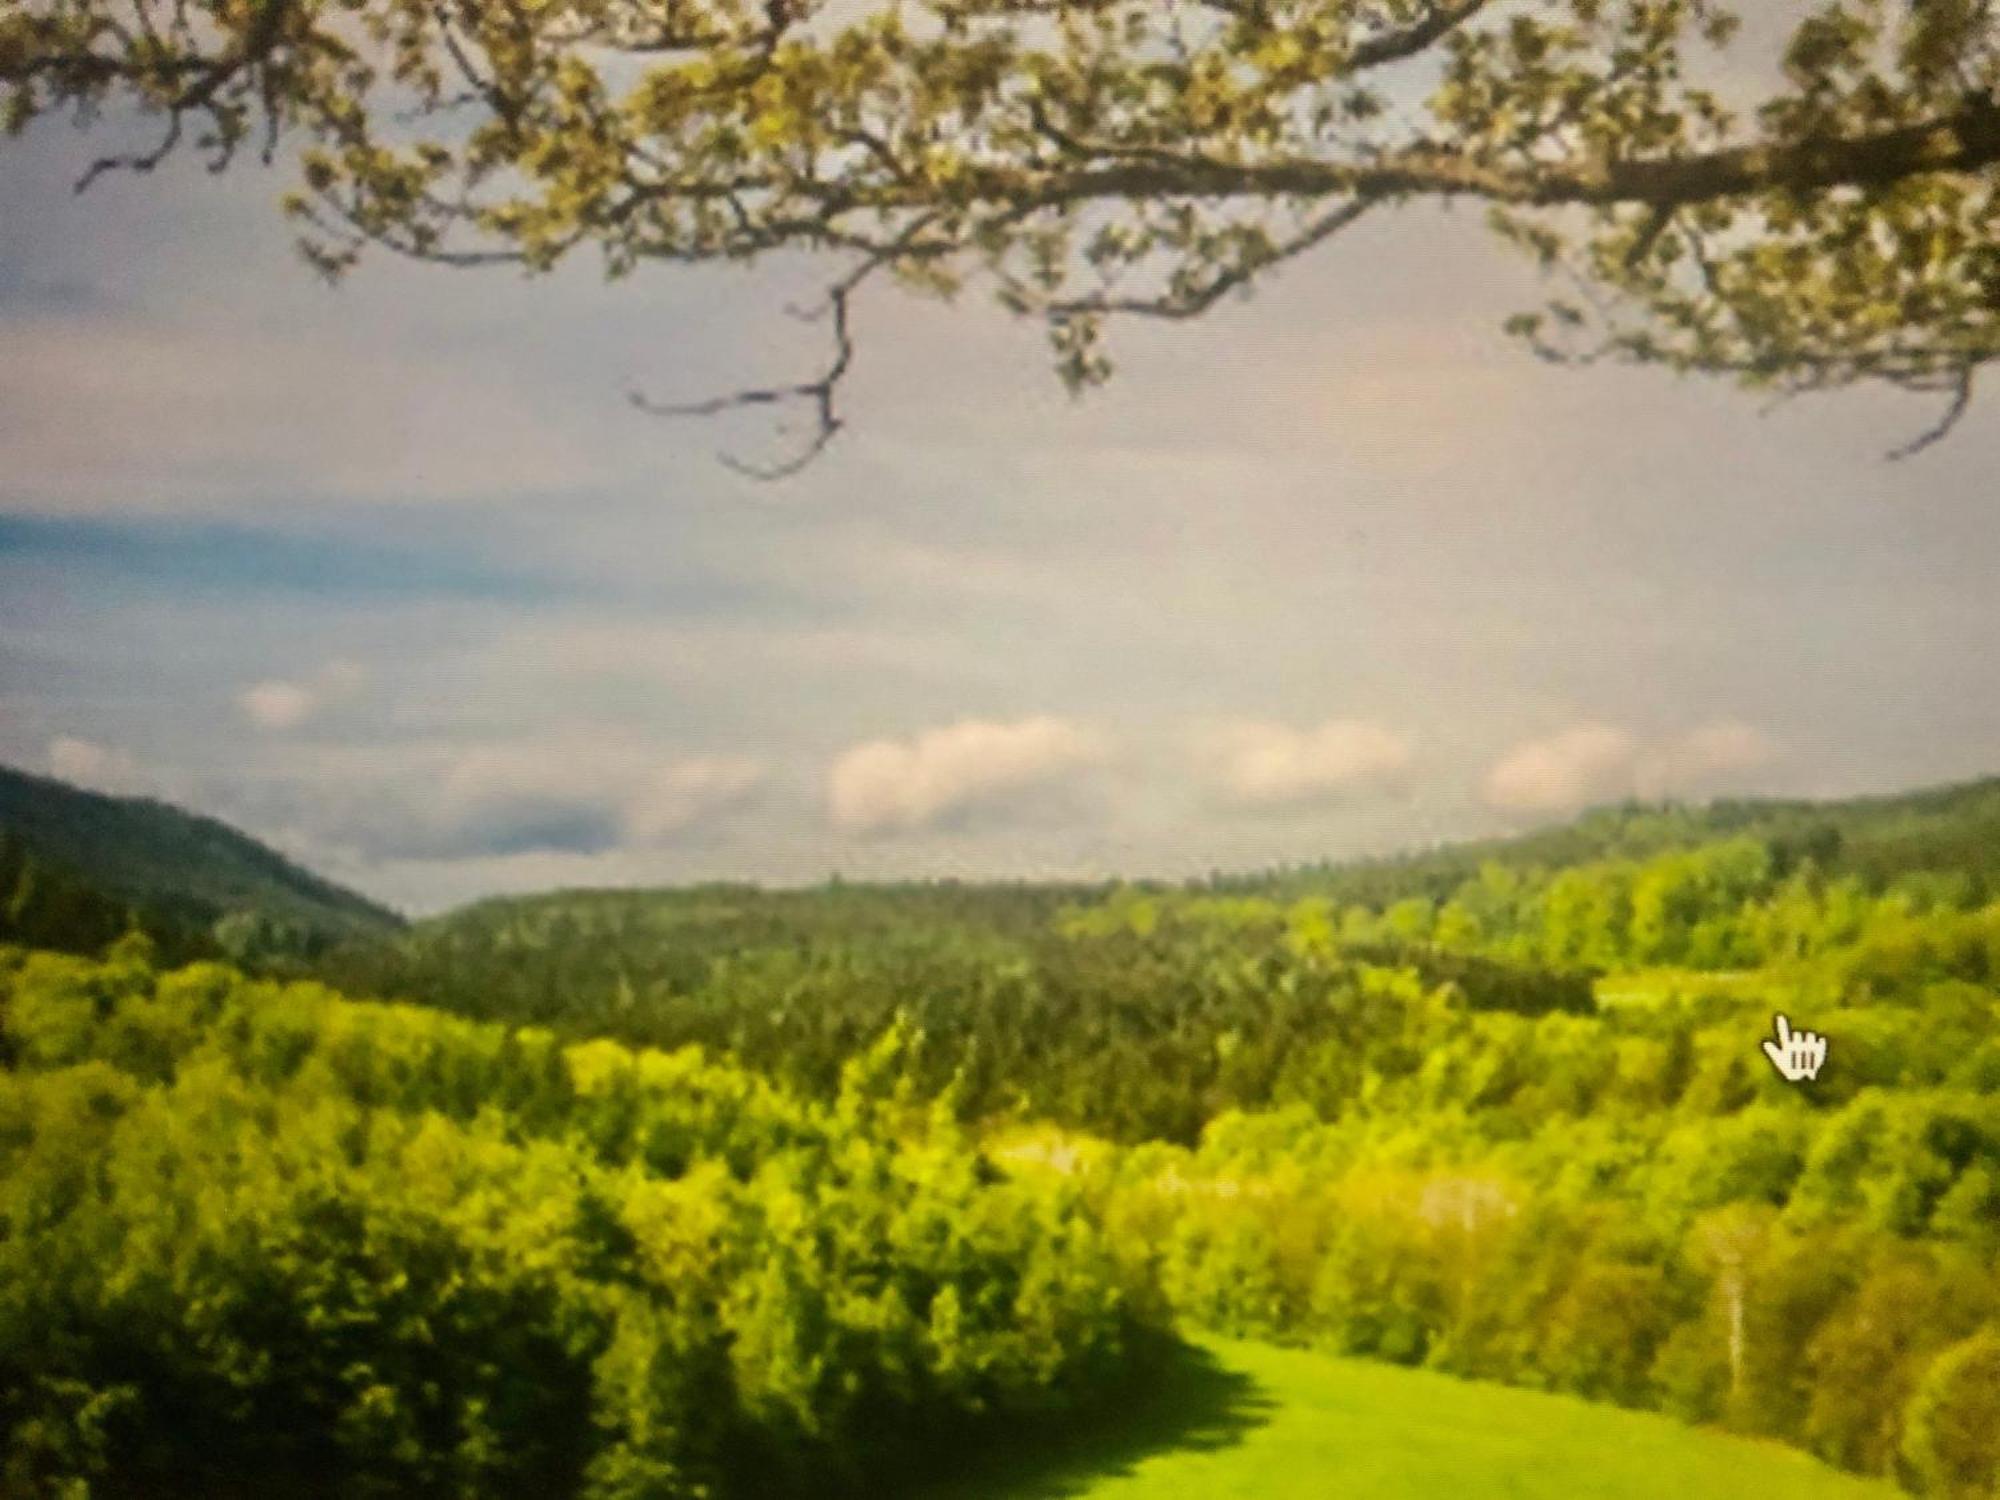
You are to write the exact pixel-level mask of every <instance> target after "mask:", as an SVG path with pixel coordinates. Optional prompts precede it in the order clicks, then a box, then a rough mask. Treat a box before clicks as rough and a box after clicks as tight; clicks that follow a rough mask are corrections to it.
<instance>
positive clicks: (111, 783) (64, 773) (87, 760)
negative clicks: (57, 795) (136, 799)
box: [49, 734, 153, 795]
mask: <svg viewBox="0 0 2000 1500" xmlns="http://www.w3.org/2000/svg"><path fill="white" fill-rule="evenodd" d="M49 772H50V774H51V775H53V776H55V777H56V779H57V780H59V781H67V782H70V783H72V784H74V785H76V786H82V787H89V788H90V789H91V790H92V791H98V792H111V793H114V794H117V795H129V794H130V793H133V792H143V791H148V790H150V789H151V788H152V784H153V782H152V778H151V777H150V776H148V775H147V774H146V773H145V772H144V771H143V770H141V769H140V766H139V762H138V761H137V760H135V759H134V758H133V757H132V755H131V753H130V752H129V751H126V750H119V749H114V748H113V747H111V746H109V745H100V744H97V743H96V742H95V741H93V740H83V739H78V738H76V737H75V736H74V735H67V734H59V735H57V736H56V737H55V738H54V739H52V740H50V741H49Z"/></svg>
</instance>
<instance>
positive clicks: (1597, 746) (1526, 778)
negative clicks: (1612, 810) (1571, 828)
mask: <svg viewBox="0 0 2000 1500" xmlns="http://www.w3.org/2000/svg"><path fill="white" fill-rule="evenodd" d="M1638 754H1639V745H1638V741H1637V740H1635V739H1634V738H1633V737H1632V735H1631V734H1629V733H1627V732H1626V731H1625V730H1623V729H1616V728H1613V727H1612V726H1610V725H1608V724H1578V725H1576V726H1574V727H1573V728H1570V729H1565V730H1563V731H1562V732H1560V733H1558V734H1552V735H1549V736H1548V737H1547V738H1545V739H1534V740H1525V741H1523V742H1522V743H1520V744H1518V745H1516V746H1515V747H1514V748H1513V749H1512V750H1509V751H1508V752H1507V753H1506V754H1505V755H1503V756H1502V757H1501V758H1500V760H1499V761H1498V762H1497V763H1496V764H1495V765H1494V766H1493V767H1492V769H1491V770H1489V771H1488V772H1487V773H1486V780H1485V784H1484V786H1483V788H1482V792H1483V795H1484V796H1485V799H1486V802H1487V804H1488V805H1489V806H1492V807H1496V808H1500V809H1502V810H1504V811H1507V812H1564V811H1568V810H1571V809H1574V808H1578V807H1583V806H1585V805H1587V804H1589V803H1592V802H1605V801H1610V800H1613V799H1615V798H1619V797H1626V796H1630V795H1631V794H1632V792H1633V788H1634V776H1635V771H1636V767H1637V762H1638Z"/></svg>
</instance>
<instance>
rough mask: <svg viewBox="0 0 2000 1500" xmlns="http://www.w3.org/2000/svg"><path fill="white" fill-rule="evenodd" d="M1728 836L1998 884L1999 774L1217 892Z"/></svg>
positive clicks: (1484, 847) (1551, 833) (1255, 882)
mask: <svg viewBox="0 0 2000 1500" xmlns="http://www.w3.org/2000/svg"><path fill="white" fill-rule="evenodd" d="M1731 838H1752V839H1756V840H1758V841H1759V842H1762V843H1764V844H1766V845H1768V846H1769V847H1770V849H1771V851H1772V853H1773V855H1774V856H1775V857H1776V858H1777V859H1778V860H1779V862H1780V863H1781V864H1790V863H1796V862H1798V861H1801V860H1804V859H1808V858H1809V859H1811V860H1812V861H1813V863H1814V865H1815V866H1816V867H1817V868H1818V869H1820V870H1821V871H1822V872H1824V873H1826V874H1830V875H1854V876H1858V877H1859V878H1861V879H1862V880H1863V881H1864V882H1866V883H1867V884H1868V885H1870V886H1871V887H1877V888H1879V887H1881V886H1883V885H1886V884H1888V883H1889V882H1891V881H1893V880H1895V879H1896V878H1897V877H1899V876H1903V875H1910V874H1916V873H1926V872H1929V873H1950V874H1959V875H1964V876H1967V877H1968V878H1971V879H1974V880H1976V881H1980V882H1984V883H1985V884H1987V885H1990V886H2000V776H1988V777H1983V778H1981V779H1980V780H1977V781H1970V782H1964V783H1960V784H1957V785H1952V786H1942V787H1928V788H1925V789H1923V790H1921V791H1914V792H1899V793H1894V794H1890V795H1886V796H1868V797H1853V798H1847V799H1844V800H1841V801H1828V802H1810V801H1805V800H1801V799H1782V800H1781V799H1776V798H1752V799H1734V800H1723V801H1716V802H1711V803H1707V804H1705V805H1689V806H1683V805H1676V804H1665V805H1662V804H1640V803H1629V804H1626V805H1624V806H1619V807H1604V808H1597V809H1594V810H1592V811H1590V812H1587V813H1585V814H1584V815H1583V816H1581V817H1579V818H1577V819H1575V820H1574V821H1572V822H1569V823H1563V824H1559V825H1556V826H1553V827H1548V828H1538V829H1535V830H1533V831H1532V832H1529V833H1524V834H1519V835H1516V836H1514V837H1512V838H1496V839H1482V840H1474V841H1468V842H1465V843H1454V844H1447V845H1443V846H1441V847H1438V848H1434V849H1426V850H1422V851H1419V852H1414V853H1408V854H1399V855H1393V856H1390V857H1387V858H1383V859H1372V860H1360V861H1337V862H1327V863H1324V864H1316V865H1306V866H1300V867H1296V868H1291V869H1285V870H1279V871H1263V872H1257V873H1252V874H1245V875H1235V876H1229V875H1225V876H1220V877H1217V878H1216V879H1215V880H1214V881H1212V882H1211V884H1212V885H1214V886H1215V887H1217V888H1219V889H1226V890H1237V891H1245V892H1256V893H1258V894H1265V895H1277V894H1293V895H1307V894H1310V895H1319V896H1327V897H1330V898H1332V899H1334V900H1337V901H1342V902H1359V903H1363V904H1368V905H1376V906H1384V905H1388V904H1390V903H1392V902H1395V901H1400V900H1403V899H1405V898H1408V897H1421V898H1426V899H1430V900H1443V899H1445V898H1446V897H1448V896H1449V895H1450V894H1451V892H1452V891H1453V890H1455V889H1456V888H1458V887H1459V886H1460V885H1462V884H1464V883H1465V882H1466V881H1467V880H1469V879H1471V878H1472V877H1473V876H1475V875H1477V874H1478V873H1479V871H1480V870H1481V869H1482V868H1484V867H1487V866H1498V867H1500V868H1502V869H1506V870H1511V871H1530V870H1555V869H1562V868H1565V867H1568V866H1572V865H1580V864H1588V863H1594V862H1597V861H1602V860H1617V859H1647V858H1651V857H1653V856H1656V855H1660V854H1665V853H1669V852H1671V851H1675V850H1683V849H1691V848H1694V847H1696V846H1698V845H1701V844H1705V843H1711V842H1715V841H1717V840H1722V839H1731Z"/></svg>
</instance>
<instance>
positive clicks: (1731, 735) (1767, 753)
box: [1484, 719, 1780, 812]
mask: <svg viewBox="0 0 2000 1500" xmlns="http://www.w3.org/2000/svg"><path fill="white" fill-rule="evenodd" d="M1779 753H1780V748H1779V745H1778V742H1777V741H1776V740H1774V739H1773V738H1772V737H1771V736H1770V735H1768V734H1766V733H1765V732H1764V731H1763V730H1761V729H1758V728H1757V727H1755V726H1754V725H1751V724H1745V723H1742V722H1741V721H1739V720H1735V719H1717V720H1714V721H1712V722H1710V723H1707V724H1702V725H1698V726H1697V727H1696V728H1694V729H1691V730H1688V731H1687V732H1685V733H1683V734H1679V735H1674V736H1671V737H1669V738H1667V739H1664V740H1660V741H1657V742H1654V743H1650V744H1649V743H1643V742H1641V741H1640V740H1639V739H1638V738H1637V737H1635V736H1634V735H1632V734H1631V733H1629V732H1628V731H1626V730H1623V729H1619V728H1615V727H1613V726H1611V725H1607V724H1579V725H1576V726H1575V727H1573V728H1570V729H1566V730H1563V731H1562V732H1561V733H1559V734H1553V735H1550V736H1548V737H1547V738H1546V739H1535V740H1527V741H1524V742H1523V743H1521V744H1519V745H1516V746H1515V747H1514V748H1513V749H1512V750H1510V751H1508V752H1507V754H1506V755H1504V756H1502V757H1501V759H1500V760H1499V762H1498V763H1497V764H1495V765H1494V766H1493V768H1492V769H1491V770H1490V771H1488V772H1487V773H1486V781H1485V786H1484V793H1485V799H1486V802H1487V804H1488V805H1489V806H1492V807H1496V808H1500V809H1502V810H1503V811H1508V812H1567V811H1571V810H1573V809H1575V808H1579V807H1583V806H1586V805H1588V804H1590V803H1593V802H1610V801H1615V800H1617V799H1619V798H1622V797H1633V796H1637V797H1645V798H1662V797H1696V796H1705V795H1711V794H1713V793H1716V792H1720V791H1725V790H1729V789H1731V788H1734V787H1737V786H1739V785H1741V783H1742V781H1743V778H1744V776H1745V775H1746V774H1747V773H1748V772H1751V771H1756V770H1760V769H1762V768H1763V767H1765V766H1768V765H1770V764H1771V763H1772V762H1773V761H1775V760H1776V759H1777V758H1778V756H1779Z"/></svg>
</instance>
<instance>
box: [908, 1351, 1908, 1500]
mask: <svg viewBox="0 0 2000 1500" xmlns="http://www.w3.org/2000/svg"><path fill="white" fill-rule="evenodd" d="M965 1467H966V1470H967V1472H964V1473H962V1474H960V1475H959V1476H958V1477H957V1478H955V1479H953V1480H951V1481H950V1482H947V1483H944V1484H941V1485H937V1486H933V1487H928V1488H921V1489H918V1490H915V1491H911V1492H910V1495H911V1500H1085V1497H1087V1500H1228V1497H1233V1496H1241V1497H1244V1500H1417V1497H1423V1500H1430V1497H1434V1496H1436V1497H1446V1500H1642V1497H1643V1500H1715V1497H1727V1496H1748V1497H1753V1500H1808V1497H1811V1500H1891V1497H1895V1496H1898V1495H1899V1494H1900V1492H1899V1491H1898V1490H1896V1489H1894V1488H1893V1487H1892V1486H1889V1485H1887V1484H1881V1483H1874V1482H1870V1481H1865V1480H1859V1479H1854V1478H1851V1477H1849V1476H1847V1475H1843V1474H1839V1473H1836V1472H1835V1471H1833V1470H1831V1469H1828V1468H1826V1467H1824V1466H1822V1465H1820V1464H1819V1463H1816V1462H1815V1461H1814V1460H1813V1459H1811V1458H1809V1457H1807V1456H1806V1455H1804V1454H1802V1453H1799V1452H1796V1451H1794V1450H1792V1449H1789V1448H1784V1447H1779V1446H1777V1445H1775V1444H1767V1443H1758V1442H1750V1441H1746V1440H1744V1439H1741V1438H1732V1437H1726V1436H1722V1435H1720V1434H1717V1433H1712V1432H1703V1431H1698V1430H1696V1429H1693V1428H1688V1427H1683V1426H1681V1425H1679V1424H1677V1423H1675V1422H1673V1421H1671V1420H1669V1419H1667V1418H1664V1417H1655V1416H1647V1415H1643V1414H1640V1413H1636V1412H1627V1411H1620V1410H1617V1409H1616V1408H1612V1407H1604V1406H1593V1405H1590V1404H1589V1403H1587V1402H1583V1401H1576V1400H1572V1399H1570V1398H1568V1397H1562V1396H1545V1395H1538V1394H1535V1393H1533V1392H1529V1391H1516V1390H1509V1389H1506V1388H1505V1387H1502V1386H1493V1385H1478V1384H1473V1383H1470V1382H1466V1381H1460V1380H1454V1379H1452V1378H1450V1377H1449V1376H1444V1375H1435V1374H1430V1373H1428V1372H1425V1371H1418V1370H1403V1369H1398V1368H1395V1367H1394V1366H1389V1365H1382V1364H1374V1363H1366V1362H1362V1361H1357V1360H1347V1359H1336V1358H1332V1357H1330V1356H1327V1355H1322V1354H1313V1353H1306V1352H1300V1351H1296V1350H1288V1349H1274V1348H1270V1347H1268V1346H1265V1345H1260V1344H1246V1343H1236V1342H1231V1341H1222V1340H1212V1341H1205V1342H1204V1343H1203V1344H1202V1345H1201V1346H1200V1348H1199V1349H1198V1350H1195V1351H1192V1352H1191V1354H1190V1355H1189V1357H1188V1358H1186V1359H1185V1360H1183V1361H1181V1363H1180V1365H1179V1366H1178V1367H1177V1368H1176V1370H1175V1371H1174V1373H1173V1374H1172V1376H1171V1377H1170V1378H1169V1379H1168V1380H1166V1381H1165V1382H1164V1383H1163V1384H1162V1386H1161V1388H1160V1389H1159V1390H1158V1391H1156V1392H1154V1393H1152V1394H1151V1395H1149V1396H1148V1397H1146V1398H1145V1399H1144V1400H1142V1401H1140V1402H1138V1403H1136V1404H1135V1409H1134V1411H1133V1412H1132V1413H1131V1414H1130V1417H1129V1419H1128V1420H1127V1421H1125V1422H1123V1423H1120V1424H1116V1425H1115V1426H1114V1425H1106V1426H1101V1427H1098V1428H1097V1429H1095V1430H1094V1431H1092V1432H1083V1431H1079V1432H1077V1433H1074V1434H1071V1435H1070V1436H1069V1437H1068V1438H1067V1439H1065V1440H1064V1441H1061V1442H1058V1443H1055V1444H1052V1445H1047V1446H1041V1445H1038V1447H1037V1450H1036V1451H1034V1452H1032V1453H1030V1452H1015V1453H1013V1454H1011V1455H998V1456H995V1457H991V1458H989V1459H987V1460H971V1459H968V1460H967V1463H966V1466H965Z"/></svg>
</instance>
